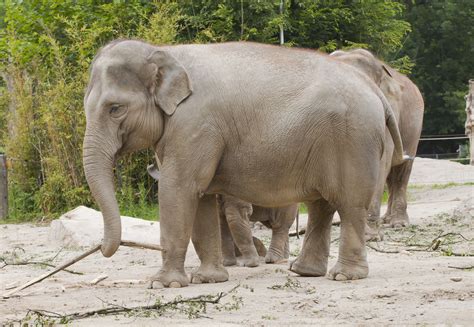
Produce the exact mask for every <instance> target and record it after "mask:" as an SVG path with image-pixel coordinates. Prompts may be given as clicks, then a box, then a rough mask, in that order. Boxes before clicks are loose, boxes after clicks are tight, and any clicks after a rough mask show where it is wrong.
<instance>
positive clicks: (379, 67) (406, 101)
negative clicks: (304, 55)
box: [331, 49, 424, 238]
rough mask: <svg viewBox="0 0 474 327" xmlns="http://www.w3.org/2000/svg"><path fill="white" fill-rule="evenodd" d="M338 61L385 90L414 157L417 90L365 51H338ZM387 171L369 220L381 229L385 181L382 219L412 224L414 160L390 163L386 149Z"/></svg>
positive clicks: (419, 107)
mask: <svg viewBox="0 0 474 327" xmlns="http://www.w3.org/2000/svg"><path fill="white" fill-rule="evenodd" d="M331 56H332V57H335V58H336V59H337V60H339V61H342V62H345V63H347V64H350V65H352V66H354V67H356V68H357V69H359V70H360V71H362V72H363V73H365V74H367V75H368V76H369V77H370V78H371V79H372V80H373V81H374V82H375V83H376V84H377V85H378V86H379V87H380V89H381V90H382V92H383V93H384V95H385V96H386V97H387V99H388V101H389V103H390V104H391V106H392V109H393V111H394V114H395V117H396V118H397V121H398V127H399V130H400V134H401V137H402V141H403V147H404V150H405V151H406V153H407V154H408V155H409V156H411V157H415V155H416V149H417V147H418V141H419V139H420V135H421V129H422V125H423V112H424V103H423V97H422V95H421V93H420V91H419V89H418V87H417V86H416V85H415V84H414V83H413V82H412V81H411V80H410V79H409V78H408V77H407V76H405V75H403V74H401V73H399V72H398V71H396V70H395V69H393V68H391V67H390V66H388V65H387V64H386V63H384V62H382V61H381V60H379V59H377V58H376V57H375V56H374V55H373V54H372V53H371V52H369V51H367V50H364V49H354V50H350V51H341V50H338V51H335V52H333V53H331ZM386 149H387V151H386V152H387V153H386V154H385V164H384V165H385V170H382V171H381V173H382V174H381V176H380V179H379V185H378V187H377V191H376V192H375V195H374V199H373V201H372V205H371V207H370V209H369V221H371V222H372V224H371V225H372V226H378V225H379V224H378V221H379V220H380V204H381V203H380V201H381V198H382V193H383V189H384V186H385V182H387V184H388V192H389V199H388V207H387V212H386V214H385V215H384V217H383V220H384V222H385V223H387V224H389V225H390V226H392V227H401V226H406V225H408V223H409V217H408V213H407V186H408V180H409V178H410V173H411V169H412V166H413V160H407V161H405V162H403V163H402V164H397V162H394V161H393V160H391V158H392V155H393V152H392V150H391V149H392V148H391V147H390V146H387V147H386ZM370 230H371V228H368V231H369V233H368V238H376V237H377V235H378V232H377V231H376V230H373V232H372V233H370Z"/></svg>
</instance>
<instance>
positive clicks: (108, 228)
mask: <svg viewBox="0 0 474 327" xmlns="http://www.w3.org/2000/svg"><path fill="white" fill-rule="evenodd" d="M88 134H89V133H88V132H87V131H86V137H85V138H84V153H83V164H84V172H85V176H86V180H87V183H88V184H89V188H90V190H91V192H92V196H93V197H94V199H95V200H96V202H97V204H98V205H99V207H100V210H101V211H102V216H103V219H104V239H103V241H102V248H101V251H102V254H103V255H104V257H110V256H112V255H113V254H114V253H115V252H116V251H117V249H118V247H119V246H120V241H121V234H122V224H121V221H120V212H119V208H118V204H117V199H116V197H115V189H114V173H113V167H114V158H115V152H116V151H110V152H107V151H105V150H104V145H103V144H104V143H105V144H107V142H104V143H102V142H100V143H99V142H97V137H93V136H88Z"/></svg>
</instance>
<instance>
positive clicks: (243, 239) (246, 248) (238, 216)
mask: <svg viewBox="0 0 474 327" xmlns="http://www.w3.org/2000/svg"><path fill="white" fill-rule="evenodd" d="M237 201H238V202H237ZM237 201H232V202H231V201H226V202H225V204H224V208H223V209H224V210H223V212H224V214H225V218H226V220H227V223H228V226H229V229H230V233H231V234H232V238H233V240H234V243H235V245H236V246H237V248H238V249H239V251H240V253H241V254H242V258H241V259H239V260H238V261H239V263H241V264H242V265H243V266H246V267H256V266H258V264H259V261H260V259H259V256H258V253H257V249H256V248H255V245H254V244H253V237H252V230H251V228H250V223H249V217H248V216H249V214H250V213H251V205H250V204H248V203H245V202H243V201H240V200H237ZM243 204H245V206H244V205H243ZM247 207H249V208H250V209H249V210H247Z"/></svg>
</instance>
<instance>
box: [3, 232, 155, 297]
mask: <svg viewBox="0 0 474 327" xmlns="http://www.w3.org/2000/svg"><path fill="white" fill-rule="evenodd" d="M120 245H123V246H129V247H133V248H139V249H150V250H156V251H162V250H163V248H162V247H161V246H159V245H156V244H149V243H140V242H134V241H121V242H120ZM101 246H102V245H101V244H99V245H96V246H94V247H93V248H91V249H89V250H87V251H86V252H84V253H83V254H81V255H79V256H77V257H75V258H74V259H72V260H70V261H68V262H66V263H64V264H62V265H60V266H59V267H57V268H55V269H54V270H52V271H50V272H48V273H46V274H43V275H41V276H39V277H37V278H35V279H32V280H30V281H29V282H28V283H26V284H23V285H21V286H18V287H17V288H15V289H14V290H11V291H10V292H7V293H5V294H3V295H2V297H3V298H4V299H8V298H9V297H11V296H12V295H13V294H15V293H17V292H19V291H21V290H24V289H25V288H27V287H30V286H32V285H34V284H37V283H39V282H41V281H42V280H44V279H46V278H48V277H50V276H52V275H54V274H56V273H58V272H59V271H61V270H64V269H65V268H67V267H69V266H71V265H73V264H75V263H76V262H78V261H80V260H82V259H84V258H85V257H87V256H89V255H91V254H92V253H95V252H97V251H99V250H100V248H101Z"/></svg>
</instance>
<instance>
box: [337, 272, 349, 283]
mask: <svg viewBox="0 0 474 327" xmlns="http://www.w3.org/2000/svg"><path fill="white" fill-rule="evenodd" d="M334 279H335V280H337V281H344V280H348V278H347V276H345V275H343V274H337V275H336V278H334Z"/></svg>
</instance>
